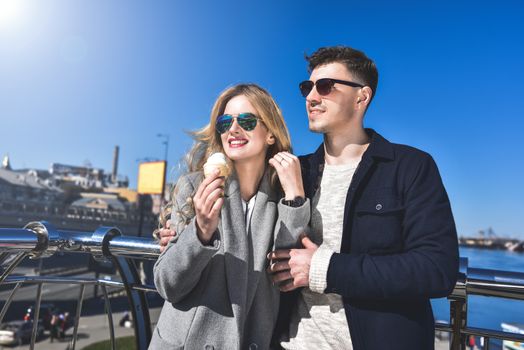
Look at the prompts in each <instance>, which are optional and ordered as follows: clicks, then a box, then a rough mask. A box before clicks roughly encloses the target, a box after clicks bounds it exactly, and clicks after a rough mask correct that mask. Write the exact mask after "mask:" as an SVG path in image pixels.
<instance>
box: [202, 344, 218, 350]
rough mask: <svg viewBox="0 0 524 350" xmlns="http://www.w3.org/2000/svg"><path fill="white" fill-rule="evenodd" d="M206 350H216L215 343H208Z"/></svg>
mask: <svg viewBox="0 0 524 350" xmlns="http://www.w3.org/2000/svg"><path fill="white" fill-rule="evenodd" d="M204 349H205V350H215V347H214V346H213V345H209V344H207V345H206V346H205V347H204Z"/></svg>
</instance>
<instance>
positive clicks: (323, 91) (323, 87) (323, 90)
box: [316, 79, 333, 95]
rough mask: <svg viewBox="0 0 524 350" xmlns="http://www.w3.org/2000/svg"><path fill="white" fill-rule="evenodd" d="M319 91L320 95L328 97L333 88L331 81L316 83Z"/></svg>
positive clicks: (318, 81) (324, 80) (322, 80)
mask: <svg viewBox="0 0 524 350" xmlns="http://www.w3.org/2000/svg"><path fill="white" fill-rule="evenodd" d="M316 86H317V91H318V93H319V94H320V95H328V94H329V93H330V92H331V88H332V87H333V81H331V79H319V80H317V83H316Z"/></svg>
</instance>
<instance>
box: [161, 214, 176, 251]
mask: <svg viewBox="0 0 524 350" xmlns="http://www.w3.org/2000/svg"><path fill="white" fill-rule="evenodd" d="M170 227H171V220H167V221H166V227H164V228H163V229H161V230H160V231H158V238H159V240H158V244H159V245H160V253H163V252H164V250H166V246H167V244H168V243H169V241H170V240H171V238H173V237H175V236H176V231H175V230H172V229H171V228H170Z"/></svg>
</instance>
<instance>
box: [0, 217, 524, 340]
mask: <svg viewBox="0 0 524 350" xmlns="http://www.w3.org/2000/svg"><path fill="white" fill-rule="evenodd" d="M56 252H71V253H75V252H79V253H89V254H91V255H92V256H93V257H94V258H96V259H106V260H107V259H109V260H111V261H112V262H113V264H114V265H115V267H116V269H117V271H118V272H119V274H120V276H121V279H122V281H121V282H118V281H108V280H104V279H96V278H83V277H82V278H79V277H56V276H11V273H12V272H13V270H14V269H15V268H16V267H17V266H18V265H19V264H20V262H22V261H23V260H24V259H25V258H26V257H30V258H43V257H49V256H51V255H53V254H55V253H56ZM159 254H160V251H159V246H158V244H157V242H155V241H154V240H153V239H150V238H142V237H135V236H124V235H122V233H121V232H120V231H119V230H118V229H117V228H114V227H100V228H99V229H97V230H96V231H95V232H93V233H86V232H74V231H63V230H60V231H58V230H56V229H54V228H53V226H52V225H50V224H49V223H47V222H31V223H29V224H27V225H26V226H25V227H24V228H22V229H11V228H9V229H7V228H0V266H2V265H7V267H6V268H5V269H4V270H3V271H1V270H0V273H1V274H0V285H1V284H4V285H5V284H8V285H13V286H14V287H13V289H12V290H11V293H10V294H9V297H8V298H7V300H6V301H5V303H4V305H3V308H2V310H1V311H0V323H1V322H2V320H3V318H4V316H5V314H6V312H7V310H8V308H9V306H10V305H11V302H12V300H13V298H14V296H15V294H16V293H17V291H18V290H19V288H20V287H21V286H22V285H24V284H36V285H37V293H36V306H35V309H34V310H35V314H34V318H33V319H34V320H35V322H33V332H32V336H31V342H30V348H31V349H34V346H35V342H36V334H37V330H38V322H37V320H38V319H39V312H40V304H41V301H42V286H43V285H44V284H54V283H60V284H77V285H80V292H79V296H78V299H77V307H76V312H75V319H74V328H73V336H72V339H71V343H70V348H71V349H75V346H76V341H77V334H78V326H79V319H80V316H81V313H82V304H83V302H84V294H85V288H86V286H88V285H97V286H100V287H101V289H102V293H103V297H104V302H105V310H106V312H107V315H108V323H109V338H110V343H111V348H112V349H115V335H114V326H113V317H112V311H111V302H110V299H109V297H108V288H109V287H118V288H121V289H123V290H125V293H126V295H127V298H128V300H129V303H130V307H131V314H132V318H133V326H134V334H135V341H136V347H137V349H147V347H148V344H149V341H150V339H151V322H150V318H149V309H148V305H147V301H146V298H145V293H146V292H156V289H155V288H154V286H152V285H146V284H142V283H141V282H140V279H139V276H138V273H137V270H136V268H135V264H134V263H133V261H132V260H133V259H146V260H155V259H156V258H157V257H158V255H159ZM7 261H8V263H7V264H5V263H6V262H7ZM470 295H481V296H492V297H500V298H508V299H515V300H524V273H517V272H507V271H498V270H488V269H479V268H470V267H468V260H467V259H466V258H461V260H460V271H459V279H458V281H457V284H456V286H455V289H454V291H453V292H452V293H451V295H450V296H449V297H448V299H449V301H450V323H449V324H447V323H437V324H436V326H435V328H436V330H437V331H440V332H449V333H450V343H449V344H450V349H452V350H462V349H466V341H467V337H468V336H470V335H473V336H477V337H483V338H484V340H485V341H484V344H485V345H484V349H488V350H489V346H490V341H489V340H490V339H501V340H510V341H515V342H524V335H519V334H515V333H508V332H503V331H498V330H493V329H484V328H475V327H469V326H468V325H467V307H468V296H470Z"/></svg>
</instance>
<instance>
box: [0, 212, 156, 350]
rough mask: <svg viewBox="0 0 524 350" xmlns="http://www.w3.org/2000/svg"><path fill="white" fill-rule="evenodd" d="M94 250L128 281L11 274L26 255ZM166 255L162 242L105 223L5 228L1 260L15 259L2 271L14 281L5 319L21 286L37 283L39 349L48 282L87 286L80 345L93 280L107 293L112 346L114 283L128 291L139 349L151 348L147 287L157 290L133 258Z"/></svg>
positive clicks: (5, 280)
mask: <svg viewBox="0 0 524 350" xmlns="http://www.w3.org/2000/svg"><path fill="white" fill-rule="evenodd" d="M59 251H60V252H71V253H89V254H91V255H92V256H93V257H94V258H95V259H99V260H104V259H106V260H107V259H109V260H111V261H112V262H113V264H114V266H115V267H116V270H117V271H118V272H119V274H120V277H121V279H122V282H117V281H107V280H104V279H95V278H74V277H67V278H64V277H53V276H10V274H11V273H12V272H13V270H14V269H15V268H16V267H17V266H18V265H19V264H20V263H21V262H22V261H23V260H24V259H25V258H26V257H30V258H33V259H34V258H43V257H49V256H51V255H53V254H54V253H56V252H59ZM159 254H160V251H159V246H158V244H157V243H156V242H154V241H153V240H152V239H148V238H141V237H134V236H123V235H122V233H121V232H120V231H119V230H118V229H117V228H114V227H100V228H99V229H97V230H96V231H95V232H93V233H85V232H74V231H58V230H56V229H54V227H53V226H52V225H51V224H49V223H47V222H31V223H29V224H27V225H26V226H25V227H24V228H23V229H11V228H9V229H6V228H0V265H2V264H3V263H4V262H6V261H7V260H8V259H9V262H8V264H7V267H6V268H5V269H4V270H3V271H1V275H0V284H10V285H14V287H13V289H12V291H11V293H10V295H9V297H8V298H7V300H6V302H5V303H4V306H3V308H2V310H1V311H0V323H1V322H2V320H3V318H4V316H5V314H6V313H7V310H8V308H9V306H10V305H11V302H12V300H13V298H14V296H15V294H16V292H17V290H18V289H19V288H20V287H21V286H22V285H23V284H36V285H37V295H36V306H35V309H34V310H35V313H34V317H33V319H34V320H35V321H34V322H33V332H32V336H31V342H30V348H31V349H34V346H35V341H36V334H37V330H38V321H37V320H39V312H40V304H41V301H42V286H43V285H44V284H47V283H60V284H78V285H80V286H81V288H80V294H79V296H78V301H77V308H76V313H75V315H76V316H75V324H74V328H73V337H72V339H71V344H70V348H71V349H75V346H76V341H77V334H78V324H79V319H80V315H81V312H82V304H83V301H84V292H85V287H86V286H87V285H97V286H100V287H101V289H102V292H103V297H104V301H105V308H106V312H107V315H108V322H109V336H110V342H111V348H112V349H115V336H114V326H113V316H112V311H111V303H110V300H109V296H108V293H107V288H108V287H120V288H122V289H124V290H125V292H126V295H127V298H128V300H129V304H130V308H131V315H132V319H133V326H134V334H135V341H136V348H137V349H147V347H148V345H149V341H150V339H151V322H150V318H149V309H148V305H147V301H146V298H145V292H156V289H155V287H154V286H152V285H144V284H142V283H141V282H140V279H139V275H138V272H137V270H136V268H135V265H134V264H133V262H132V261H131V259H142V260H143V259H148V260H155V259H156V258H157V257H158V255H159Z"/></svg>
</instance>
